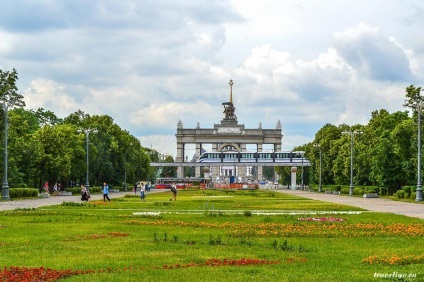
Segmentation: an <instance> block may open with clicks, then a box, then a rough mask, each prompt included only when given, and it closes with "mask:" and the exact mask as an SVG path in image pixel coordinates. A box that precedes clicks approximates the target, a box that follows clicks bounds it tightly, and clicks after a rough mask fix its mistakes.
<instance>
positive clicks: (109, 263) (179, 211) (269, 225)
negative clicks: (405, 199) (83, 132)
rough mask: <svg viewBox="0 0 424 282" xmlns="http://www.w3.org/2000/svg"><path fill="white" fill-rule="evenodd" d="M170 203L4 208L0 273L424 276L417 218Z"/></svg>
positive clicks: (232, 201)
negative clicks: (25, 208)
mask: <svg viewBox="0 0 424 282" xmlns="http://www.w3.org/2000/svg"><path fill="white" fill-rule="evenodd" d="M170 197H171V194H170V193H167V192H165V193H155V194H147V199H146V201H145V202H141V201H140V198H139V197H138V196H127V197H125V198H118V199H112V201H111V202H110V203H109V202H106V203H105V202H103V201H93V202H91V203H89V204H83V205H81V204H80V203H64V204H62V205H58V206H50V207H44V208H38V209H33V210H14V211H4V212H1V213H0V250H1V252H0V266H2V268H3V272H2V273H1V274H0V275H3V276H7V275H8V274H9V273H10V272H12V273H14V274H17V273H18V272H19V271H21V272H22V274H19V275H18V274H17V275H18V277H19V278H20V279H17V280H14V281H23V280H24V278H22V277H25V275H26V277H30V278H29V279H33V280H38V281H43V279H44V278H43V277H47V278H46V280H47V279H51V280H54V279H55V277H63V278H62V280H61V281H199V279H201V280H202V281H420V280H422V279H424V270H423V264H424V251H423V247H422V243H423V242H422V241H423V240H422V238H423V235H424V222H423V221H422V220H419V219H413V218H408V217H404V216H399V215H393V214H382V213H372V212H366V211H363V210H361V209H359V208H355V207H349V206H343V205H339V204H333V203H325V202H318V201H314V200H309V199H304V198H299V197H295V196H290V195H284V194H280V193H277V192H272V191H253V192H252V191H231V192H228V191H227V192H226V191H217V190H206V191H194V190H193V191H189V190H186V191H179V192H178V197H177V201H176V202H174V201H173V202H170V201H169V199H170ZM12 266H15V267H17V268H13V269H10V267H12ZM24 267H25V268H26V269H22V268H24ZM47 268H49V269H51V270H50V272H47V271H46V269H47ZM8 271H9V272H8ZM380 275H383V276H384V275H386V276H389V275H392V276H394V277H392V278H391V279H392V280H390V279H389V277H388V278H384V279H383V278H380V277H376V276H380ZM404 275H411V276H414V275H416V276H417V277H415V279H413V278H411V277H404ZM31 277H36V278H31ZM399 277H400V278H401V279H403V280H398V278H399ZM395 278H396V279H395ZM0 281H7V280H1V279H0ZM28 281H32V280H28Z"/></svg>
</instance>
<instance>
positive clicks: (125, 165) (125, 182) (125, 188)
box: [124, 143, 132, 191]
mask: <svg viewBox="0 0 424 282" xmlns="http://www.w3.org/2000/svg"><path fill="white" fill-rule="evenodd" d="M130 146H132V143H130ZM124 191H127V151H126V150H125V153H124Z"/></svg>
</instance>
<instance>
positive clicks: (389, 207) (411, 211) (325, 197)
mask: <svg viewBox="0 0 424 282" xmlns="http://www.w3.org/2000/svg"><path fill="white" fill-rule="evenodd" d="M165 191H169V189H160V190H155V189H152V190H151V191H150V192H149V193H157V192H165ZM274 191H277V192H281V193H284V194H291V195H296V196H300V197H305V198H309V199H313V200H318V201H325V202H332V203H338V204H343V205H349V206H355V207H359V208H363V209H365V210H369V211H374V212H387V213H394V214H400V215H406V216H409V217H416V218H420V219H424V203H405V202H398V201H392V200H388V199H383V198H359V197H350V196H345V195H332V194H325V193H316V192H307V191H300V190H287V189H283V190H280V189H278V190H274ZM149 193H147V194H146V195H148V194H149ZM126 194H132V195H134V193H133V192H131V191H127V192H119V193H110V195H109V198H117V197H123V196H125V195H126ZM137 195H139V192H137ZM100 199H103V195H101V194H94V195H92V196H91V200H100ZM64 201H66V202H80V201H81V196H79V195H78V196H51V197H50V198H38V199H28V200H17V201H13V200H12V201H3V202H0V210H14V209H16V208H38V207H43V206H51V205H59V204H61V203H62V202H64Z"/></svg>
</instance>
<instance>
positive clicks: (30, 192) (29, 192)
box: [9, 188, 38, 198]
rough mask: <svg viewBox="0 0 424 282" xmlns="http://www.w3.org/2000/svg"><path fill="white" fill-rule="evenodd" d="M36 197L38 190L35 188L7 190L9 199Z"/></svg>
mask: <svg viewBox="0 0 424 282" xmlns="http://www.w3.org/2000/svg"><path fill="white" fill-rule="evenodd" d="M37 196H38V189H36V188H9V197H10V198H28V197H37Z"/></svg>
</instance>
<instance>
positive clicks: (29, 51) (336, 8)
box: [0, 0, 424, 153]
mask: <svg viewBox="0 0 424 282" xmlns="http://www.w3.org/2000/svg"><path fill="white" fill-rule="evenodd" d="M45 3H46V2H45V1H37V0H31V1H25V0H22V1H19V4H17V2H16V1H9V2H5V3H3V4H4V5H3V9H1V10H0V38H1V41H0V68H1V69H3V70H9V69H12V68H16V69H17V70H18V72H19V77H20V80H19V81H18V84H19V85H18V86H19V88H20V89H24V90H23V93H22V94H23V95H24V96H25V101H26V103H27V105H28V107H29V108H38V107H43V108H45V109H47V110H50V111H53V112H55V113H56V114H57V115H58V116H59V117H65V116H67V115H69V114H70V113H73V112H75V111H77V110H79V109H81V110H82V111H84V112H86V113H88V114H107V115H110V116H111V117H112V118H113V119H114V120H115V121H116V122H117V123H118V124H119V125H120V126H121V127H123V128H124V129H126V130H128V131H129V132H130V133H131V134H133V135H134V136H139V137H140V139H141V140H142V142H145V144H144V143H143V145H145V146H147V147H149V144H152V145H153V147H154V149H158V150H163V151H167V152H168V153H174V152H175V146H176V144H175V136H174V135H175V133H176V125H177V122H178V120H179V119H181V120H182V122H183V124H184V127H186V128H194V127H195V126H196V123H197V122H199V123H200V125H201V127H205V128H212V127H213V125H214V123H219V121H220V120H221V119H222V117H223V114H222V105H221V103H222V102H227V101H228V99H229V85H228V81H229V80H230V79H233V80H234V86H233V98H234V103H235V106H236V108H237V109H236V115H237V117H238V121H239V123H243V124H245V125H246V127H252V128H256V127H257V126H258V123H259V122H262V124H263V128H274V126H275V123H276V122H277V121H278V120H280V121H281V122H282V124H283V134H284V138H283V144H285V145H287V146H288V147H289V148H287V149H291V147H295V146H299V145H302V144H304V143H306V142H309V141H310V140H311V139H312V138H313V136H314V134H315V133H316V132H317V130H318V129H320V128H321V127H322V126H324V125H325V124H326V123H332V124H340V123H347V124H355V123H366V122H367V121H368V120H369V118H370V114H371V112H372V111H374V110H378V109H382V108H385V109H388V110H389V111H397V110H403V108H402V102H403V97H404V92H405V90H404V89H405V88H406V87H407V86H408V85H410V84H416V85H418V86H419V84H420V83H422V81H424V72H423V67H422V66H423V65H424V40H423V39H422V38H424V36H423V35H424V34H423V33H424V29H423V28H422V27H423V23H424V20H423V18H422V17H420V13H419V11H423V10H424V3H422V1H418V0H411V1H407V2H404V1H393V0H388V1H387V0H384V1H383V0H375V1H371V2H370V1H350V2H349V3H347V2H343V3H341V2H340V1H333V0H332V1H325V2H319V3H318V2H317V3H315V2H311V1H308V0H298V1H294V2H293V1H279V0H266V1H265V2H263V1H262V2H259V1H252V0H243V1H241V0H231V1H225V0H213V1H208V2H207V3H206V2H205V3H203V2H196V1H185V0H177V1H165V0H158V1H151V2H146V1H137V0H136V1H126V0H123V1H119V2H116V1H113V0H111V1H98V0H93V1H89V2H87V1H82V0H76V1H72V2H51V1H50V2H49V5H46V4H45ZM156 145H157V146H158V148H156V147H155V146H156ZM283 147H284V146H283Z"/></svg>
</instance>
